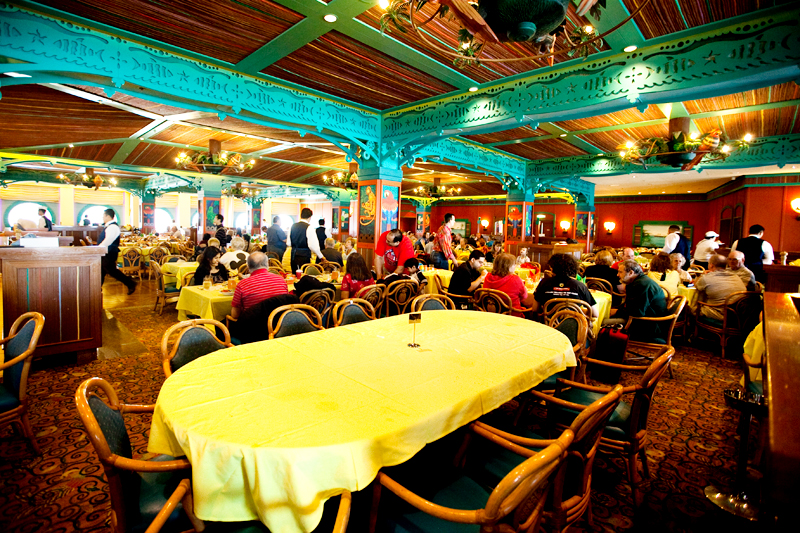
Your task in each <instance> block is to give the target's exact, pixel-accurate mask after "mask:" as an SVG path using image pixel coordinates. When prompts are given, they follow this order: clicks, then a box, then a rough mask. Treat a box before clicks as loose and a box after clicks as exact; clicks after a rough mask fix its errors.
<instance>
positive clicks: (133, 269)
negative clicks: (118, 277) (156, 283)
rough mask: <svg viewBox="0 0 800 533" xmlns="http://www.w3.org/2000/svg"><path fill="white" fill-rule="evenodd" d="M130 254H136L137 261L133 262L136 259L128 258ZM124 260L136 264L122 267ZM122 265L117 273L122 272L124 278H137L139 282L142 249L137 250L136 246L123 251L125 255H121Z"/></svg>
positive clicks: (140, 278)
mask: <svg viewBox="0 0 800 533" xmlns="http://www.w3.org/2000/svg"><path fill="white" fill-rule="evenodd" d="M131 253H135V254H138V256H139V257H138V261H136V260H135V259H137V258H133V257H129V254H131ZM126 259H127V260H128V261H131V262H135V263H137V264H136V265H135V266H124V265H125V260H126ZM122 265H123V266H121V267H119V271H120V272H122V273H123V274H125V275H126V276H136V277H137V278H139V281H142V249H141V248H139V247H138V246H131V247H130V248H128V249H127V250H125V253H124V254H122Z"/></svg>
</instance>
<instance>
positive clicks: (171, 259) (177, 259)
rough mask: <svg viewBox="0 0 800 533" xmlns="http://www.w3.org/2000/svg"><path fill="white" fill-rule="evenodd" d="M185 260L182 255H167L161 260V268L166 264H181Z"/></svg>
mask: <svg viewBox="0 0 800 533" xmlns="http://www.w3.org/2000/svg"><path fill="white" fill-rule="evenodd" d="M185 261H186V259H184V258H183V256H182V255H175V254H168V255H165V256H164V257H162V258H161V266H164V265H166V264H167V263H183V262H185Z"/></svg>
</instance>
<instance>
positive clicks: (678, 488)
mask: <svg viewBox="0 0 800 533" xmlns="http://www.w3.org/2000/svg"><path fill="white" fill-rule="evenodd" d="M113 314H114V316H115V317H116V318H117V319H118V320H119V321H120V322H121V323H123V324H124V325H126V326H127V327H128V328H129V329H130V331H131V332H132V333H133V334H134V335H135V336H136V337H137V338H138V339H139V340H140V341H141V342H142V343H143V344H144V345H145V346H147V348H148V349H149V350H150V354H149V355H148V356H143V357H138V358H133V357H129V358H123V359H114V360H108V361H95V362H93V363H91V364H89V365H85V366H62V367H57V368H50V369H45V370H37V371H35V372H34V373H33V374H32V376H31V378H30V380H29V394H30V396H31V400H32V408H31V415H30V417H31V423H32V425H33V428H34V431H35V433H36V434H37V438H38V442H39V445H40V446H41V448H42V451H43V454H42V456H40V457H36V456H34V455H33V454H32V452H31V450H30V448H28V446H27V444H26V442H25V441H24V440H23V439H21V438H19V437H18V436H17V435H16V434H15V433H14V432H13V431H12V430H11V429H9V428H3V429H0V457H2V459H0V531H3V532H7V533H22V532H37V533H46V532H70V531H80V532H90V531H109V530H110V528H109V526H108V517H109V514H108V510H109V498H108V488H107V485H106V483H105V478H104V475H103V471H102V468H101V466H100V463H99V461H98V459H97V456H96V454H95V452H94V449H93V448H92V446H91V444H90V443H89V442H88V440H87V437H86V434H85V433H84V431H83V426H82V424H81V422H80V420H79V418H78V415H77V412H76V409H75V404H74V399H73V396H74V394H75V390H76V389H77V387H78V385H79V384H80V383H81V382H82V381H83V380H85V379H87V378H88V377H91V376H101V377H104V378H105V379H107V380H109V381H110V382H111V383H112V384H113V386H114V387H115V388H116V389H117V391H118V392H119V393H120V397H121V399H122V401H125V402H126V403H154V402H155V400H156V397H157V395H158V390H159V388H160V386H161V384H162V383H163V379H164V378H163V374H162V372H161V368H160V352H159V345H160V342H161V335H162V333H163V332H164V330H166V328H167V327H169V325H170V324H173V323H174V322H175V321H176V320H177V313H176V312H175V311H174V310H172V311H170V310H165V312H164V315H163V316H161V317H159V316H158V315H156V314H154V313H153V312H152V311H151V309H147V308H138V307H137V308H127V309H115V310H113ZM673 369H674V372H675V378H674V379H670V378H668V377H665V378H664V379H662V380H661V384H660V385H659V388H658V390H657V393H656V397H655V402H654V405H653V408H652V409H651V413H650V421H649V426H648V428H649V435H650V445H649V447H648V452H647V453H648V458H649V464H650V470H651V476H652V478H651V480H650V481H649V482H648V483H647V484H646V485H645V486H644V487H643V489H644V493H645V500H644V505H643V506H642V507H641V509H640V511H639V513H638V514H637V516H636V517H635V518H634V513H633V509H632V507H631V502H630V490H629V488H628V485H627V481H626V476H625V466H624V464H623V462H622V460H619V459H616V458H612V457H609V456H602V455H601V456H600V457H599V459H598V461H597V462H596V463H595V471H594V479H593V495H592V508H593V513H594V525H593V526H589V525H588V524H587V523H586V522H585V521H581V522H579V523H578V524H577V527H575V528H574V530H576V531H583V530H585V531H633V530H647V531H705V530H710V529H712V528H713V529H714V530H719V529H721V528H723V527H736V528H737V531H741V530H742V529H743V528H746V527H747V525H746V524H742V523H741V522H739V521H736V520H734V519H733V518H731V517H729V516H727V515H724V514H723V513H722V512H720V511H717V510H716V508H714V507H713V506H712V505H711V504H710V503H708V502H706V500H705V498H704V496H703V488H704V487H705V486H706V485H708V484H711V483H714V484H716V485H717V486H722V487H730V484H731V482H732V480H733V475H734V467H735V451H736V448H735V440H734V435H735V432H736V424H737V421H738V413H737V412H735V411H732V410H730V409H727V408H726V407H725V403H724V401H723V395H722V391H723V390H724V389H726V388H730V387H732V386H734V384H735V383H736V382H737V381H738V379H739V376H740V372H741V371H740V366H739V364H738V363H735V362H732V361H724V360H721V359H720V357H719V355H715V354H712V353H711V352H707V351H702V350H698V349H695V348H691V347H682V348H680V349H679V351H678V354H677V355H676V358H675V361H674V362H673ZM512 408H513V402H512V403H511V404H507V405H506V406H504V411H506V412H508V413H510V412H511V410H512ZM127 421H128V426H129V432H130V434H131V435H132V438H133V441H134V456H138V455H140V454H144V453H145V451H146V450H145V449H146V435H147V431H148V427H149V422H150V421H149V416H147V415H144V416H142V415H130V416H128V417H127ZM362 492H367V491H362ZM355 496H356V497H355V498H354V507H353V518H352V520H351V528H350V529H349V530H348V531H360V530H361V529H362V525H363V517H365V516H366V514H367V513H368V511H369V509H368V506H369V500H368V498H366V497H365V495H355Z"/></svg>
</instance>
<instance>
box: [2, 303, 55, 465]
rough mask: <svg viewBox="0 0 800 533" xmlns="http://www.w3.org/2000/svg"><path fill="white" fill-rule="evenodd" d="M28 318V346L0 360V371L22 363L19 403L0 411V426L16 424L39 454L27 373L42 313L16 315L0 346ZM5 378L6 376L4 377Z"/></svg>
mask: <svg viewBox="0 0 800 533" xmlns="http://www.w3.org/2000/svg"><path fill="white" fill-rule="evenodd" d="M29 320H33V321H34V326H33V335H31V340H30V341H29V342H28V348H27V349H26V350H25V351H24V352H22V353H21V354H19V355H18V356H17V357H15V358H14V359H11V360H10V361H7V362H6V361H2V360H0V371H5V370H6V369H8V368H11V367H12V366H14V365H16V364H18V363H20V362H21V363H22V372H21V373H20V380H19V405H18V406H16V407H14V408H13V409H9V410H8V411H3V412H1V413H0V426H7V425H9V424H12V425H15V426H17V428H18V429H19V430H20V433H22V435H23V436H24V437H25V438H26V439H28V442H29V443H30V445H31V448H33V451H34V452H36V455H41V454H42V451H41V449H40V448H39V443H37V442H36V436H35V435H34V433H33V428H32V427H31V421H30V420H29V419H28V408H29V402H28V374H29V373H30V370H31V362H32V361H33V354H34V352H35V351H36V345H37V344H38V343H39V337H40V336H41V334H42V329H43V328H44V315H42V314H41V313H37V312H35V311H29V312H27V313H24V314H22V315H20V316H19V317H17V319H16V320H15V321H14V323H13V324H12V325H11V330H10V331H9V333H8V337H6V338H4V339H2V340H0V346H3V348H4V349H5V346H6V344H8V342H9V341H11V339H13V338H14V337H16V336H17V332H18V331H19V330H20V329H22V327H23V326H24V325H25V324H27V323H28V321H29ZM6 379H8V378H7V377H6Z"/></svg>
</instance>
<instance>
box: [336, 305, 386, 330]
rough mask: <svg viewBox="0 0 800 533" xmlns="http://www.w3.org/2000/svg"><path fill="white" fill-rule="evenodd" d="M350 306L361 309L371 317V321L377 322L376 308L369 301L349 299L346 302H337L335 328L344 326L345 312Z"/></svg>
mask: <svg viewBox="0 0 800 533" xmlns="http://www.w3.org/2000/svg"><path fill="white" fill-rule="evenodd" d="M349 305H357V306H358V307H360V308H361V309H362V310H363V311H364V313H366V315H367V316H368V317H369V319H370V320H375V319H376V316H375V307H374V306H373V305H372V304H371V303H370V302H369V301H368V300H365V299H363V298H347V299H346V300H341V301H339V302H336V305H334V306H333V312H332V313H333V326H334V327H336V328H338V327H339V326H341V325H342V320H344V310H345V308H346V307H347V306H349Z"/></svg>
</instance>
